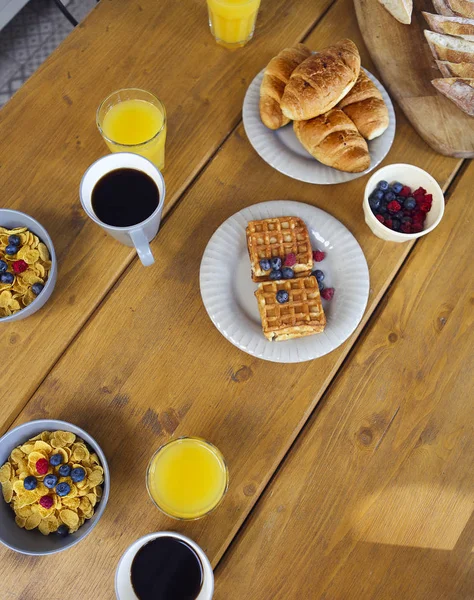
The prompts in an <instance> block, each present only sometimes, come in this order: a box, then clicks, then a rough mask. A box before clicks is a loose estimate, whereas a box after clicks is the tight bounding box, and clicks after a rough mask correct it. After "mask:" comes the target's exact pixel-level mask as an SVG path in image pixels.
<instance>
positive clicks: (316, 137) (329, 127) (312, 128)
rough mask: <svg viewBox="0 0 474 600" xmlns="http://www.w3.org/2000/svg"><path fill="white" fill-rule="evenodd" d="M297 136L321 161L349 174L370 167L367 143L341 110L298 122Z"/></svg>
mask: <svg viewBox="0 0 474 600" xmlns="http://www.w3.org/2000/svg"><path fill="white" fill-rule="evenodd" d="M293 128H294V131H295V134H296V137H297V138H298V139H299V141H300V142H301V143H302V144H303V146H304V147H305V148H306V150H307V151H308V152H309V153H310V154H311V155H312V156H314V158H316V159H317V160H319V162H321V163H323V164H325V165H328V166H330V167H334V168H335V169H339V170H341V171H348V172H350V173H360V172H362V171H365V169H367V168H368V167H369V166H370V155H369V149H368V146H367V142H366V141H365V140H364V138H363V137H362V136H361V135H360V133H359V131H358V130H357V127H356V126H355V124H354V123H353V121H351V119H349V117H348V116H347V115H346V114H345V113H344V112H343V111H342V110H341V109H339V108H333V109H332V110H330V111H329V112H327V113H326V114H324V115H321V116H319V117H316V118H314V119H310V120H308V121H295V122H294V123H293Z"/></svg>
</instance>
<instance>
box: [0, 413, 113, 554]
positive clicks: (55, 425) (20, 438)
mask: <svg viewBox="0 0 474 600" xmlns="http://www.w3.org/2000/svg"><path fill="white" fill-rule="evenodd" d="M56 430H61V431H70V432H72V433H75V434H76V435H77V436H79V437H81V438H82V439H83V440H84V441H85V442H86V444H87V445H88V446H89V447H90V448H91V449H92V450H93V451H94V452H95V453H96V454H97V456H98V457H99V459H100V463H101V465H102V468H103V469H104V483H103V495H102V499H101V500H100V502H98V503H97V504H96V510H95V513H94V515H93V517H92V518H91V519H89V520H87V521H86V522H85V523H84V525H82V527H79V529H78V530H77V531H76V532H75V533H72V534H70V535H68V536H66V537H60V536H59V535H57V534H56V533H50V534H49V535H46V536H45V535H43V534H42V533H40V532H39V531H38V530H37V529H33V530H31V531H27V530H26V529H21V528H20V527H18V525H17V524H16V523H15V514H14V512H13V510H12V508H11V507H10V505H9V504H7V503H6V502H5V501H4V499H3V497H2V496H0V542H1V543H2V544H3V545H4V546H6V547H7V548H10V550H14V551H15V552H20V553H21V554H29V555H34V556H43V555H46V554H55V553H56V552H62V551H63V550H67V549H68V548H72V546H75V545H76V544H78V543H79V542H80V541H81V540H83V539H84V538H85V537H86V536H87V535H89V533H90V532H91V531H92V529H93V528H94V527H95V526H96V525H97V523H98V522H99V519H100V518H101V516H102V515H103V513H104V510H105V507H106V505H107V500H108V498H109V488H110V474H109V467H108V465H107V460H106V458H105V455H104V453H103V452H102V450H101V448H100V446H99V444H98V443H97V442H96V441H95V439H94V438H93V437H91V436H90V435H89V434H88V433H87V432H85V431H84V430H83V429H81V428H80V427H77V426H76V425H73V424H72V423H68V422H67V421H56V420H53V419H41V420H38V421H29V422H28V423H23V424H22V425H19V426H18V427H15V429H12V430H11V431H9V432H8V433H6V434H5V435H4V436H3V437H2V438H0V466H1V465H3V464H4V463H5V462H6V460H7V459H8V457H9V456H10V454H11V451H12V450H13V449H14V448H16V447H17V446H20V445H21V444H24V443H25V442H26V441H27V440H29V439H30V438H32V437H34V436H35V435H38V434H39V433H41V432H42V431H56Z"/></svg>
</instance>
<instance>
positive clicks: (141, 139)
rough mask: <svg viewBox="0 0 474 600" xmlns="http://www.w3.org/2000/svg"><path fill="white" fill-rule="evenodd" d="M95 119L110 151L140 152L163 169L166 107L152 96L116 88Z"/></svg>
mask: <svg viewBox="0 0 474 600" xmlns="http://www.w3.org/2000/svg"><path fill="white" fill-rule="evenodd" d="M96 121H97V127H98V128H99V131H100V133H101V134H102V137H103V138H104V141H105V143H106V144H107V146H108V147H109V148H110V150H111V151H112V152H134V153H136V154H140V155H141V156H144V157H145V158H148V159H149V160H151V162H152V163H153V164H154V165H156V166H157V167H158V169H160V171H162V170H163V168H164V166H165V142H166V129H167V124H166V110H165V107H164V105H163V103H162V102H161V101H160V100H158V98H157V97H156V96H154V95H153V94H151V93H150V92H146V91H145V90H140V89H138V88H128V89H123V90H118V91H117V92H114V93H113V94H110V96H108V97H107V98H106V99H105V100H104V101H103V102H102V104H101V105H100V106H99V108H98V109H97V118H96Z"/></svg>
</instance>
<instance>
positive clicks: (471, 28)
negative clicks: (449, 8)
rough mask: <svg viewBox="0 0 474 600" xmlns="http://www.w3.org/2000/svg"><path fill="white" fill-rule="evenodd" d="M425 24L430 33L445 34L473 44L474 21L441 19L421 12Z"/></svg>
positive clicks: (438, 16) (450, 18) (458, 18)
mask: <svg viewBox="0 0 474 600" xmlns="http://www.w3.org/2000/svg"><path fill="white" fill-rule="evenodd" d="M423 16H424V17H425V19H426V22H427V23H428V25H429V26H430V29H431V30H432V31H436V33H447V34H448V35H455V36H457V37H462V38H463V39H465V40H468V41H470V42H474V19H465V18H464V17H443V16H442V15H432V14H431V13H427V12H423Z"/></svg>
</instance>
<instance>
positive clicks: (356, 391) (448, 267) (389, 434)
mask: <svg viewBox="0 0 474 600" xmlns="http://www.w3.org/2000/svg"><path fill="white" fill-rule="evenodd" d="M473 184H474V164H472V163H471V164H470V166H469V168H468V170H467V172H466V174H465V175H464V176H463V177H461V178H460V179H459V181H458V182H457V186H456V188H455V190H454V192H453V194H452V196H451V199H450V201H449V205H448V210H447V212H446V214H445V217H444V219H443V222H442V223H441V224H440V226H439V227H438V228H437V230H436V231H434V232H433V233H431V234H430V235H429V236H427V237H426V238H422V239H421V240H420V241H419V242H418V243H417V245H416V249H415V251H414V252H413V253H412V255H410V257H409V259H408V261H407V264H406V265H405V266H404V268H403V269H402V270H401V271H400V273H399V275H398V276H397V280H396V283H395V285H394V286H393V288H392V289H391V290H390V291H389V292H388V294H387V299H386V300H387V301H386V302H383V306H380V307H379V310H378V311H377V314H376V316H374V317H373V318H372V319H371V323H370V325H369V326H368V327H367V328H366V329H365V331H364V333H363V335H362V336H361V339H360V340H359V342H358V344H357V346H356V348H355V349H354V351H353V352H352V353H351V357H350V360H349V361H347V363H346V364H345V365H344V367H343V368H342V369H341V370H340V372H339V374H338V376H337V377H336V378H335V380H334V381H333V383H332V384H331V387H330V389H329V390H328V391H327V393H326V394H325V396H324V399H323V401H322V402H321V403H320V405H319V406H318V408H317V410H316V411H315V413H314V414H313V416H312V417H311V419H310V420H309V422H308V424H307V425H306V427H305V429H304V431H303V432H302V434H301V435H300V436H299V438H298V439H297V441H296V442H295V445H294V447H293V449H292V451H291V452H290V453H288V454H287V457H286V458H285V461H284V462H283V464H282V465H281V467H280V469H279V471H278V473H277V474H276V475H275V477H274V478H273V480H272V482H271V484H270V485H269V486H268V488H267V489H266V490H265V493H264V494H263V495H262V496H261V498H260V499H259V501H258V503H257V506H256V507H255V508H254V510H253V512H252V514H251V515H250V517H249V518H248V520H247V522H246V523H245V526H244V527H243V528H242V530H241V532H240V533H239V535H238V536H237V538H236V539H235V541H234V543H233V544H232V545H231V547H230V549H229V550H228V551H227V553H226V555H225V557H224V559H223V560H222V562H221V563H220V565H219V567H218V568H217V571H216V582H217V586H216V593H215V598H216V600H221V599H224V598H230V597H235V598H247V597H250V596H249V594H250V593H251V597H252V598H253V599H254V600H260V599H262V600H263V599H265V600H266V599H267V598H273V599H275V600H280V599H283V598H284V599H285V600H291V599H293V598H294V599H298V600H310V599H311V600H313V599H316V598H318V599H321V600H323V599H325V600H347V599H349V598H364V599H367V600H375V599H378V598H383V599H384V600H392V599H394V600H395V599H396V598H403V600H426V599H427V598H432V599H433V600H447V599H448V598H449V600H470V599H472V598H473V597H474V577H473V575H474V572H473V571H474V554H473V547H474V518H473V501H474V486H473V481H472V472H473V469H474V441H473V440H474V435H473V434H474V428H473V422H474V408H473V405H472V398H473V397H474V380H473V378H472V373H473V370H474V355H473V354H472V347H473V343H474V336H473V333H474V328H473V324H474V323H473V311H472V307H473V304H474V298H473V296H472V290H473V284H474V270H473V269H472V264H471V257H472V254H473V252H474V238H473V237H472V235H471V223H472V221H473V219H474V211H473V204H472V202H471V198H470V196H471V192H472V186H473ZM282 565H284V567H282Z"/></svg>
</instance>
